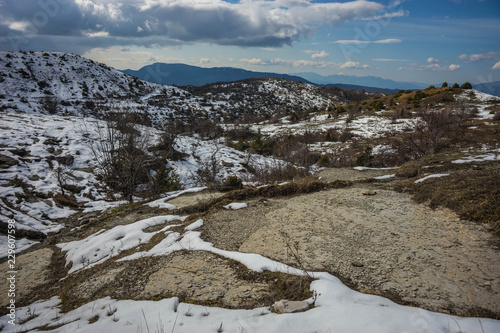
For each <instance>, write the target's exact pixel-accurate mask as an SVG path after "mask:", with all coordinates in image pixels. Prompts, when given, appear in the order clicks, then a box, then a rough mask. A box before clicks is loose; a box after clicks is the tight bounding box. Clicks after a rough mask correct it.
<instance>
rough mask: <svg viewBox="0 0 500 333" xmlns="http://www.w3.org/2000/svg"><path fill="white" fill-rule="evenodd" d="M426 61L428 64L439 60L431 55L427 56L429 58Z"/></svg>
mask: <svg viewBox="0 0 500 333" xmlns="http://www.w3.org/2000/svg"><path fill="white" fill-rule="evenodd" d="M427 62H428V63H429V64H437V63H438V62H439V60H438V59H435V58H432V57H429V59H427Z"/></svg>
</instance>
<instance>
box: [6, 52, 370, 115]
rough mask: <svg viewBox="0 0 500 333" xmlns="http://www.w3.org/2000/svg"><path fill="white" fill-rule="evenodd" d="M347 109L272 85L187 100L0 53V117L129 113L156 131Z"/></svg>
mask: <svg viewBox="0 0 500 333" xmlns="http://www.w3.org/2000/svg"><path fill="white" fill-rule="evenodd" d="M221 90H224V91H226V92H221ZM367 96H368V95H367ZM347 101H348V98H346V96H345V94H344V93H343V91H342V90H339V89H321V88H318V87H316V86H313V85H310V84H305V83H300V82H293V81H288V80H285V79H278V78H268V79H259V80H247V81H240V82H236V83H229V84H221V85H208V86H205V87H203V88H197V89H194V88H193V89H192V90H191V92H188V91H186V90H183V89H180V88H177V87H173V86H165V85H160V84H155V83H151V82H147V81H142V80H140V79H138V78H136V77H132V76H129V75H127V74H124V73H122V72H120V71H118V70H115V69H113V68H110V67H108V66H106V65H104V64H100V63H97V62H94V61H92V60H89V59H86V58H83V57H81V56H78V55H74V54H67V53H60V52H7V51H0V108H1V109H2V110H20V111H23V112H28V113H45V114H47V113H52V114H66V115H68V114H73V115H77V114H94V115H98V114H99V112H102V111H104V110H108V109H114V110H134V111H139V112H142V113H144V114H146V115H147V117H148V118H149V119H150V120H151V121H152V122H153V123H154V124H160V123H163V122H165V121H168V120H172V119H180V120H183V121H185V122H186V121H189V120H191V121H193V120H195V119H200V118H211V119H213V120H217V121H220V120H223V119H226V120H234V119H235V118H238V117H239V116H241V115H242V114H251V115H273V114H275V113H278V112H285V111H287V110H291V111H294V110H296V109H300V108H313V107H315V106H316V107H318V108H327V107H328V106H330V105H333V106H335V105H340V104H345V102H347Z"/></svg>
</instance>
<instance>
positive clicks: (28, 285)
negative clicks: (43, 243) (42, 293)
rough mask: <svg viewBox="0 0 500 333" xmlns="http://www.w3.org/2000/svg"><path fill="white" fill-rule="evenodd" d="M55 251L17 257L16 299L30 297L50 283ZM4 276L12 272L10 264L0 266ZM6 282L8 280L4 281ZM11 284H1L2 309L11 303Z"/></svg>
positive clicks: (36, 252)
mask: <svg viewBox="0 0 500 333" xmlns="http://www.w3.org/2000/svg"><path fill="white" fill-rule="evenodd" d="M52 254H53V251H52V250H51V249H50V248H43V249H40V250H35V251H32V252H28V253H25V254H22V255H20V256H17V257H16V271H17V273H16V299H17V300H19V299H21V298H23V297H25V296H26V295H28V294H29V293H30V292H31V291H32V290H33V289H35V288H36V287H38V286H40V285H43V284H44V283H46V282H48V279H49V270H48V267H49V265H50V263H51V259H52ZM0 269H1V270H2V272H3V276H4V277H7V276H8V274H7V272H8V271H10V269H9V267H8V262H4V263H2V264H1V265H0ZM3 281H6V278H4V279H3ZM8 290H9V284H8V283H5V282H2V284H0V304H1V305H2V308H4V305H7V304H8V303H9V300H10V299H9V298H8Z"/></svg>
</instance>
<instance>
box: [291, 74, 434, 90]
mask: <svg viewBox="0 0 500 333" xmlns="http://www.w3.org/2000/svg"><path fill="white" fill-rule="evenodd" d="M297 75H298V76H300V77H303V78H304V79H306V80H309V81H311V82H313V83H316V84H328V85H331V84H350V85H355V86H365V87H377V88H384V89H397V90H400V89H404V90H408V89H424V88H427V87H428V86H429V84H425V83H416V82H398V81H393V80H389V79H383V78H381V77H377V76H351V75H338V74H336V75H328V76H323V75H319V74H317V73H311V72H307V73H297Z"/></svg>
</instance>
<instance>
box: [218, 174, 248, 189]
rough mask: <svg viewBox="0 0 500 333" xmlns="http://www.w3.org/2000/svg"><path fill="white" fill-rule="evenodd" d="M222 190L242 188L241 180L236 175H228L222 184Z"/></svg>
mask: <svg viewBox="0 0 500 333" xmlns="http://www.w3.org/2000/svg"><path fill="white" fill-rule="evenodd" d="M222 187H223V189H224V190H227V191H230V190H238V189H241V188H243V181H242V180H241V179H240V178H238V177H236V176H229V177H227V178H226V180H225V181H224V183H223V184H222Z"/></svg>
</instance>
